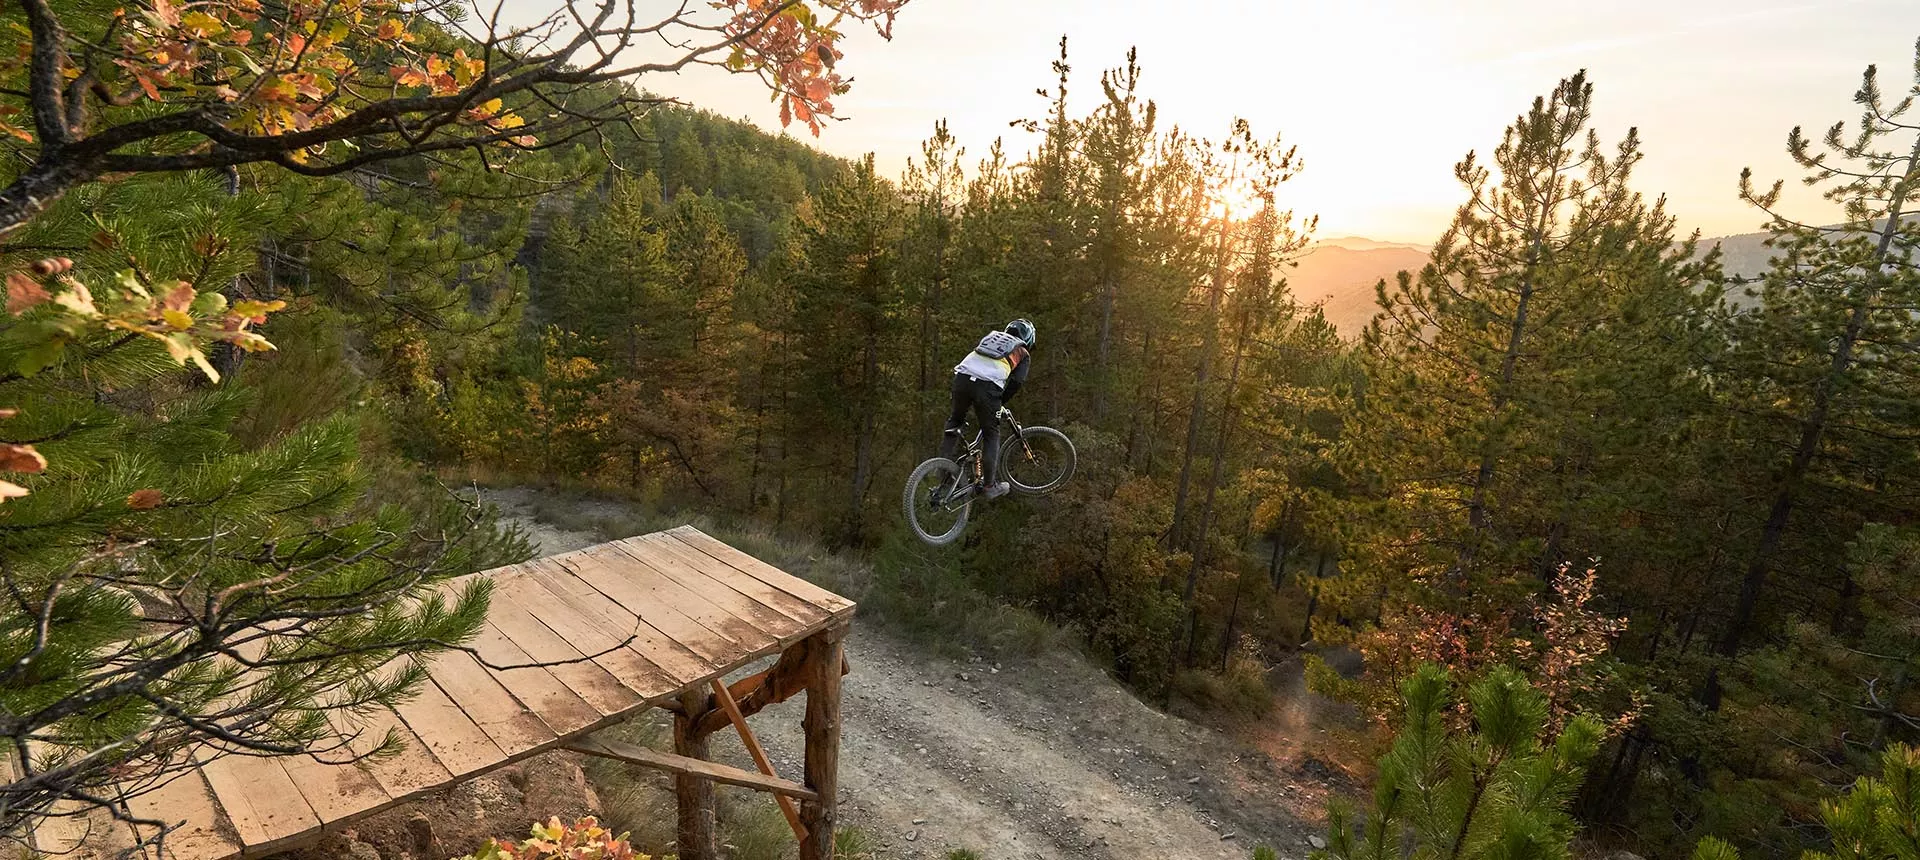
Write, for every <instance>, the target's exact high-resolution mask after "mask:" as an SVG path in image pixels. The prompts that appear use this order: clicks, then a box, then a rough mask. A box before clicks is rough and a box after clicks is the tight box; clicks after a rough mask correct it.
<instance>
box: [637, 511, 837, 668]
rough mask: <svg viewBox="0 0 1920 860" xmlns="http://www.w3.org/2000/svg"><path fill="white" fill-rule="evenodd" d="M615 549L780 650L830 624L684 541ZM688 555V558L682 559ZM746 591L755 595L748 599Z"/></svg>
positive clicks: (640, 542) (640, 541)
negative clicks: (758, 633) (744, 623)
mask: <svg viewBox="0 0 1920 860" xmlns="http://www.w3.org/2000/svg"><path fill="white" fill-rule="evenodd" d="M614 546H615V547H616V548H617V549H619V551H620V552H622V553H624V554H626V555H627V556H628V557H630V558H632V559H634V560H635V563H638V564H645V565H647V566H649V567H651V568H652V569H653V570H655V571H658V572H659V573H660V574H661V575H662V576H665V577H666V578H668V579H671V580H673V581H674V582H676V583H679V584H680V585H681V586H682V587H685V588H687V589H688V590H691V591H693V592H695V593H697V594H699V595H700V596H702V597H704V598H706V599H707V600H708V601H709V602H711V603H713V604H714V605H715V606H719V607H720V608H722V609H725V610H727V611H728V612H730V613H733V614H734V615H736V616H739V617H740V618H743V619H746V620H747V621H748V622H750V623H752V624H753V625H754V626H755V627H756V628H758V629H759V630H761V631H764V632H765V633H767V634H769V635H771V636H772V637H773V638H774V639H776V640H778V642H779V644H782V645H785V644H787V643H788V642H791V641H795V640H797V639H799V638H800V637H801V636H804V635H805V634H806V633H807V632H809V631H810V630H811V629H812V628H813V627H814V626H815V625H816V624H818V623H821V622H825V621H827V620H828V619H829V616H828V615H827V613H826V612H825V611H823V610H821V609H819V608H817V607H813V606H809V605H807V604H804V603H801V602H800V601H799V599H797V598H795V597H793V596H792V595H789V594H787V593H785V592H783V591H781V590H779V589H777V588H774V587H773V586H770V585H768V584H766V583H764V582H761V581H760V580H757V579H754V578H753V577H751V576H748V575H746V574H744V573H741V572H740V571H738V570H734V569H733V567H732V566H731V565H728V564H726V563H724V562H722V561H720V560H719V559H716V558H714V557H712V556H709V555H705V554H701V553H692V552H691V551H688V550H685V549H684V548H685V544H682V543H680V542H679V541H675V540H670V539H663V538H656V537H653V536H652V535H648V536H646V537H644V538H630V539H628V540H624V541H616V542H615V543H614ZM683 552H686V553H687V554H686V555H682V553H683ZM743 589H745V590H743ZM747 591H752V592H754V593H755V594H748V593H747ZM756 595H757V596H756ZM774 595H778V597H774ZM763 598H764V599H763ZM770 603H771V604H781V605H785V606H791V607H797V608H795V609H793V610H791V612H787V611H782V610H780V609H776V608H774V606H772V605H770Z"/></svg>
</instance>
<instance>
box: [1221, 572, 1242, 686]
mask: <svg viewBox="0 0 1920 860" xmlns="http://www.w3.org/2000/svg"><path fill="white" fill-rule="evenodd" d="M1239 620H1240V579H1239V578H1238V577H1235V578H1234V580H1233V606H1232V608H1230V609H1228V610H1227V627H1226V629H1225V630H1222V631H1220V671H1221V673H1222V674H1224V673H1225V672H1226V671H1227V658H1228V657H1229V656H1231V655H1232V653H1233V632H1234V625H1235V624H1236V623H1237V622H1239Z"/></svg>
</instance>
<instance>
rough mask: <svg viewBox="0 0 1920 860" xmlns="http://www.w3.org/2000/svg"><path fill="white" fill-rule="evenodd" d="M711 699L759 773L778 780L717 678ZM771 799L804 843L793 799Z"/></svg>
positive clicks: (803, 832)
mask: <svg viewBox="0 0 1920 860" xmlns="http://www.w3.org/2000/svg"><path fill="white" fill-rule="evenodd" d="M713 697H714V698H715V699H718V700H720V707H722V708H725V709H726V711H727V716H728V717H730V718H732V720H733V727H734V728H735V729H738V730H739V731H740V744H741V745H742V746H744V747H746V748H747V754H748V755H751V756H753V763H754V764H756V765H759V767H760V772H761V773H764V774H766V775H767V776H771V777H774V778H776V779H777V778H779V776H780V775H779V774H777V773H774V772H773V762H771V761H769V760H767V751H766V750H763V749H761V748H760V741H759V739H758V738H755V737H754V736H753V730H752V729H750V728H747V718H746V716H745V715H743V714H741V713H740V706H739V705H738V704H735V703H734V701H733V694H732V693H730V692H728V691H727V685H726V684H723V683H721V682H720V679H719V678H715V679H713ZM773 799H774V802H775V803H778V804H780V811H781V812H782V813H784V814H785V815H786V816H787V825H788V826H789V827H792V828H793V838H795V839H798V840H801V841H802V842H804V841H806V838H807V831H806V828H804V827H801V826H800V813H799V812H797V811H795V810H794V808H793V798H791V797H788V796H786V795H784V794H776V795H774V796H773Z"/></svg>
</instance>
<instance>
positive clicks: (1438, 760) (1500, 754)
mask: <svg viewBox="0 0 1920 860" xmlns="http://www.w3.org/2000/svg"><path fill="white" fill-rule="evenodd" d="M1401 696H1402V704H1403V708H1404V714H1405V716H1404V717H1403V719H1402V722H1401V724H1400V726H1399V733H1398V735H1397V737H1395V739H1394V743H1393V748H1392V750H1391V751H1390V752H1388V753H1387V755H1386V756H1385V757H1383V758H1382V759H1381V760H1380V773H1379V777H1378V778H1377V779H1376V780H1375V783H1374V790H1373V808H1372V810H1370V811H1369V813H1368V814H1367V815H1366V817H1365V818H1364V819H1363V820H1362V821H1360V822H1359V824H1360V827H1359V828H1358V833H1356V832H1355V828H1354V827H1353V826H1352V821H1353V820H1352V814H1351V812H1349V811H1348V810H1347V809H1345V808H1344V807H1342V806H1339V805H1336V806H1334V807H1332V808H1331V809H1330V810H1329V813H1328V816H1327V817H1328V834H1327V848H1326V849H1325V850H1323V851H1314V852H1313V853H1312V854H1310V855H1308V856H1309V857H1311V858H1313V860H1329V858H1331V860H1396V858H1400V857H1405V856H1408V854H1409V850H1408V846H1409V845H1410V846H1411V852H1410V853H1411V856H1414V857H1448V858H1459V859H1460V860H1482V858H1485V860H1495V858H1498V860H1555V858H1566V857H1569V856H1570V855H1571V850H1570V847H1571V843H1572V841H1573V838H1574V835H1575V834H1576V832H1577V827H1576V825H1575V823H1574V820H1573V817H1572V815H1570V814H1569V813H1568V811H1567V807H1568V804H1569V802H1570V801H1571V799H1572V796H1573V793H1574V790H1575V789H1577V788H1579V786H1580V780H1581V777H1582V775H1583V774H1584V771H1585V767H1586V762H1587V760H1588V759H1589V758H1591V757H1592V756H1593V753H1594V751H1595V750H1596V749H1598V747H1599V744H1600V738H1601V734H1602V729H1601V726H1600V724H1599V723H1597V722H1595V721H1593V720H1592V719H1590V718H1587V717H1577V718H1575V719H1574V720H1573V721H1572V722H1570V723H1568V724H1567V726H1566V727H1565V728H1563V729H1561V730H1559V731H1558V732H1557V733H1550V732H1548V731H1547V728H1546V717H1547V699H1546V697H1545V696H1544V695H1541V694H1540V692H1539V691H1537V690H1534V689H1533V688H1532V687H1531V686H1530V685H1529V684H1528V683H1527V680H1526V679H1525V678H1524V677H1522V676H1521V675H1520V674H1519V673H1517V672H1514V671H1513V670H1511V669H1506V668H1496V669H1495V670H1493V671H1492V672H1489V673H1488V674H1487V675H1486V676H1485V677H1483V678H1481V679H1480V680H1478V681H1476V682H1474V683H1473V684H1472V685H1471V686H1470V687H1468V689H1467V695H1466V701H1465V702H1464V703H1456V702H1454V701H1453V700H1452V698H1451V696H1452V693H1451V691H1450V690H1449V684H1448V679H1447V675H1446V673H1445V671H1443V670H1442V669H1440V668H1439V667H1436V666H1432V665H1427V666H1423V667H1421V668H1420V669H1419V670H1418V671H1416V672H1414V673H1413V674H1412V675H1411V676H1410V677H1409V678H1407V680H1406V681H1405V682H1404V683H1403V685H1402V686H1401ZM1461 704H1464V705H1465V708H1464V712H1463V710H1462V709H1461V707H1460V706H1461ZM1463 721H1464V722H1467V723H1468V724H1469V725H1470V728H1468V729H1464V730H1463V729H1461V728H1460V727H1459V725H1460V723H1461V722H1463Z"/></svg>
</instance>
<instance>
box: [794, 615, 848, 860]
mask: <svg viewBox="0 0 1920 860" xmlns="http://www.w3.org/2000/svg"><path fill="white" fill-rule="evenodd" d="M846 635H847V628H846V627H845V626H841V627H835V628H831V629H828V630H824V631H821V632H820V633H818V634H815V636H814V637H813V646H812V647H811V648H810V649H808V652H807V662H806V672H805V677H806V679H807V715H806V719H805V720H804V721H803V722H802V727H803V728H804V729H805V732H806V739H807V750H806V771H807V774H806V784H807V787H808V788H810V789H813V791H814V792H815V793H816V794H817V795H818V796H817V797H815V798H814V799H812V800H808V801H805V802H803V803H802V804H801V805H800V823H801V824H802V825H803V826H804V827H805V828H806V831H807V838H806V839H805V840H803V841H802V842H801V843H800V860H833V825H834V816H835V811H836V808H837V807H838V805H839V793H840V791H839V789H840V673H841V670H842V667H843V665H844V664H843V655H844V650H843V648H844V642H845V639H846Z"/></svg>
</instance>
